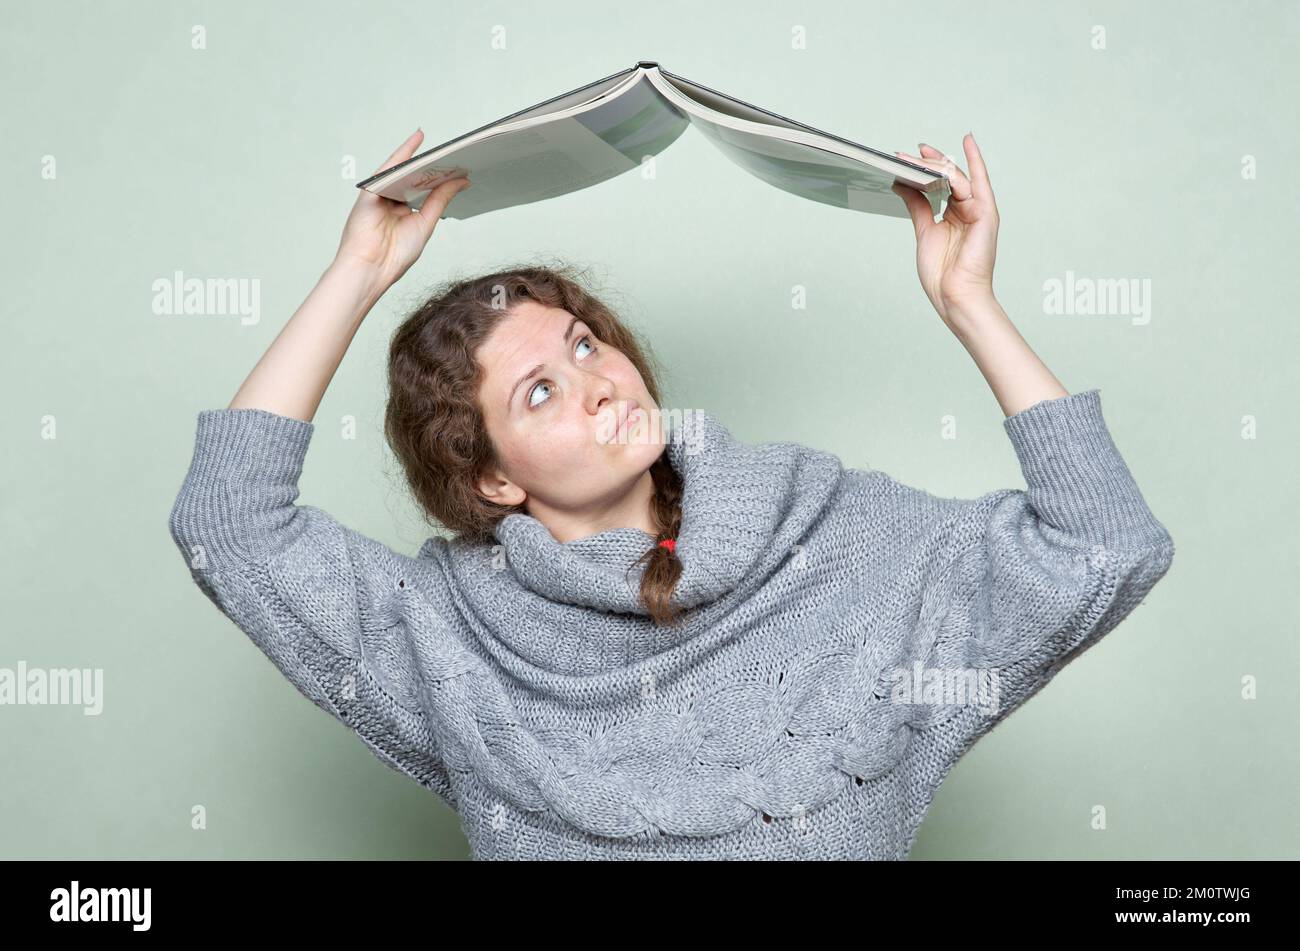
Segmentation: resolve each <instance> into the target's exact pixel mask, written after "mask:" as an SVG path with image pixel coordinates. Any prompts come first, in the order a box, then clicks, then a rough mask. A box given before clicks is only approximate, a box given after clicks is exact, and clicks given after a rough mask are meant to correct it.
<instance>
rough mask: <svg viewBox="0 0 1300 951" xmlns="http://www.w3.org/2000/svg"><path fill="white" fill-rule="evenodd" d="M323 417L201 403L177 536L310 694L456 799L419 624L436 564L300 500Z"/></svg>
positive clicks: (206, 586) (375, 749)
mask: <svg viewBox="0 0 1300 951" xmlns="http://www.w3.org/2000/svg"><path fill="white" fill-rule="evenodd" d="M314 430H315V426H314V425H313V424H312V423H309V422H306V421H303V420H299V419H295V418H292V417H288V416H281V415H278V414H276V413H271V412H268V411H266V410H260V409H220V410H205V411H203V412H201V413H199V416H198V429H197V435H196V439H195V445H194V455H193V458H192V461H191V463H190V468H189V472H188V473H187V474H186V476H185V480H184V482H183V483H182V485H181V488H180V492H179V493H178V495H177V497H176V500H175V502H174V504H173V506H172V509H171V513H170V517H169V525H170V531H171V536H172V539H173V541H174V542H175V543H176V545H177V547H178V548H179V550H180V552H181V554H182V555H183V556H184V558H185V561H186V564H187V566H188V567H189V569H190V574H191V578H192V580H193V581H194V582H195V584H196V585H197V586H198V587H199V589H200V590H201V591H202V592H203V593H204V594H205V595H206V596H207V598H208V599H209V600H211V601H212V603H213V604H215V605H216V606H217V608H218V609H219V610H220V611H221V612H222V613H223V614H224V615H226V617H228V618H229V619H230V620H232V621H233V622H234V623H235V624H236V625H237V626H238V627H239V628H240V629H241V630H242V631H244V633H245V634H247V635H248V637H249V638H250V639H251V640H252V641H253V642H254V643H255V644H256V645H257V647H258V648H259V649H261V651H262V652H263V653H264V654H265V655H266V656H267V657H268V658H269V659H270V660H271V662H272V663H274V664H275V666H276V667H277V668H278V669H279V670H280V671H281V673H283V674H284V676H285V677H286V678H288V680H289V681H290V682H291V683H293V685H294V686H295V687H296V688H297V689H298V690H299V691H300V692H301V693H302V694H303V695H304V696H306V697H307V698H308V699H310V700H311V701H312V702H313V703H314V704H316V706H318V707H320V708H321V709H322V710H324V711H326V712H327V713H329V714H330V715H331V716H332V717H334V718H336V719H337V720H339V721H340V722H342V723H343V724H344V725H346V726H347V727H348V728H349V729H350V730H352V731H353V732H354V733H355V734H356V735H357V736H358V737H359V738H360V739H361V740H362V741H363V743H364V744H365V745H366V746H367V747H368V748H369V749H370V750H371V752H372V753H374V754H375V755H376V756H377V757H378V758H379V759H380V760H381V761H382V762H384V763H385V764H387V765H388V766H390V767H392V768H394V769H396V770H397V771H399V772H401V773H403V774H405V775H407V776H409V777H411V778H412V779H414V780H416V781H417V782H418V783H420V784H421V785H422V786H425V787H427V788H429V789H430V790H432V791H433V792H435V793H436V794H437V795H438V796H439V797H440V798H441V799H442V800H443V801H444V802H446V803H447V804H448V805H452V806H454V805H455V803H454V796H453V793H452V790H451V787H450V784H449V783H448V779H447V773H446V769H445V767H444V765H443V763H442V762H441V760H440V758H439V757H438V755H437V752H436V745H435V737H434V736H433V735H432V734H431V732H430V730H429V726H428V723H427V719H426V717H425V716H424V715H423V714H422V713H421V707H420V703H419V700H418V687H419V675H418V674H417V673H416V671H417V668H418V662H417V653H418V650H417V645H416V644H415V642H414V640H413V638H412V637H411V635H410V633H409V628H408V626H407V624H406V623H405V615H406V613H407V611H406V605H407V603H408V600H407V599H409V598H411V597H413V596H415V591H414V590H413V589H414V587H415V585H416V584H417V579H418V578H419V577H421V574H420V573H421V572H426V573H427V572H428V571H430V570H432V565H431V564H430V563H428V562H420V563H419V564H416V560H415V559H412V558H409V557H406V556H403V555H400V554H398V553H397V552H395V551H392V550H391V549H389V548H387V547H386V546H384V545H382V544H380V543H379V542H377V541H374V540H373V539H370V538H367V537H366V536H364V535H362V534H360V533H358V532H356V531H353V530H352V529H349V528H346V527H345V526H343V525H341V524H340V523H339V522H337V521H336V520H335V519H334V518H333V517H331V516H330V515H329V514H328V513H327V512H325V511H323V510H321V509H319V508H316V507H314V506H309V505H297V504H295V503H296V500H297V497H298V480H299V477H300V475H301V473H302V465H303V458H304V456H305V454H306V451H307V447H308V445H309V443H310V441H311V436H312V433H313V432H314Z"/></svg>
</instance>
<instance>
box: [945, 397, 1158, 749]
mask: <svg viewBox="0 0 1300 951" xmlns="http://www.w3.org/2000/svg"><path fill="white" fill-rule="evenodd" d="M1003 426H1004V429H1005V431H1006V433H1007V436H1008V437H1009V438H1010V440H1011V444H1012V446H1013V448H1014V450H1015V453H1016V456H1017V458H1018V460H1019V463H1020V468H1021V471H1022V473H1023V475H1024V478H1025V482H1026V485H1027V488H1026V489H1024V490H1019V489H1004V490H999V491H997V492H991V493H989V494H987V495H985V496H983V497H981V498H980V499H978V500H973V501H969V502H966V503H964V504H963V505H961V506H960V507H957V508H952V507H941V511H943V512H947V513H948V515H947V516H946V517H945V518H944V519H943V521H944V522H945V523H946V524H945V527H944V531H943V536H944V538H945V540H946V542H947V546H948V547H946V548H945V549H943V550H944V553H945V554H944V561H945V562H946V564H944V565H943V569H944V570H940V571H936V572H935V573H934V577H935V578H936V579H938V580H937V581H936V582H935V584H936V585H937V586H939V587H941V589H942V591H943V596H942V598H941V599H939V601H938V603H939V604H941V605H942V608H941V609H940V610H938V611H936V612H935V613H934V614H933V615H932V616H933V617H937V618H940V620H939V621H938V622H937V623H936V628H935V637H934V639H933V641H930V642H929V648H928V649H929V651H930V653H929V657H928V664H929V665H932V666H935V667H942V668H945V669H947V668H961V669H963V670H965V671H975V672H977V673H978V674H979V676H980V677H981V678H982V680H983V683H984V689H985V691H986V692H985V693H983V694H981V695H979V698H978V702H977V703H974V704H968V705H966V706H964V707H963V708H962V709H961V710H960V712H959V713H958V714H957V715H956V716H955V717H952V718H951V719H950V720H949V721H948V722H947V725H946V726H945V727H944V729H945V730H946V731H947V737H946V740H947V742H948V743H949V744H951V747H950V749H949V756H948V758H947V763H948V765H951V763H952V762H955V760H956V758H958V757H960V755H961V754H962V753H963V752H964V751H965V750H966V749H967V748H969V746H970V745H971V744H973V743H974V742H975V740H976V739H978V737H979V736H981V735H983V734H985V733H987V732H988V731H989V730H990V729H992V728H993V727H994V726H995V725H997V724H998V723H999V722H1001V721H1002V720H1003V719H1005V718H1006V717H1007V715H1009V714H1010V713H1011V712H1012V711H1013V710H1015V709H1017V708H1018V707H1019V706H1021V705H1022V704H1023V703H1024V702H1025V701H1027V700H1028V699H1029V698H1030V697H1032V696H1033V695H1034V694H1036V693H1037V692H1038V691H1039V690H1040V689H1041V688H1042V687H1043V686H1044V685H1045V684H1046V683H1047V682H1048V681H1049V680H1051V679H1052V678H1053V677H1054V676H1055V675H1056V673H1057V672H1059V671H1060V670H1061V668H1062V667H1064V666H1065V665H1066V664H1067V663H1069V662H1070V661H1072V660H1074V659H1075V658H1077V657H1078V656H1079V655H1080V654H1082V653H1083V652H1084V651H1086V650H1087V649H1088V648H1090V647H1091V646H1092V645H1094V644H1095V643H1097V642H1098V641H1099V640H1100V639H1101V638H1102V637H1103V636H1104V635H1105V634H1107V633H1108V632H1109V631H1111V630H1112V629H1114V628H1115V626H1116V625H1118V624H1119V623H1120V621H1122V620H1123V619H1124V618H1125V617H1127V616H1128V615H1129V614H1130V613H1131V612H1132V611H1133V609H1134V608H1136V607H1137V605H1138V604H1139V603H1140V602H1141V601H1142V600H1143V599H1144V598H1145V597H1146V596H1147V594H1148V593H1149V592H1150V591H1151V589H1152V588H1153V587H1154V586H1155V585H1156V583H1157V582H1158V581H1159V580H1160V579H1161V578H1162V577H1163V576H1164V575H1165V573H1166V572H1167V571H1168V570H1169V568H1170V565H1171V563H1172V561H1173V555H1174V543H1173V539H1172V537H1171V536H1170V534H1169V532H1168V530H1167V529H1166V528H1165V526H1164V525H1162V524H1161V523H1160V521H1159V520H1158V519H1157V518H1156V517H1155V515H1154V514H1153V513H1152V511H1151V510H1150V508H1149V507H1148V506H1147V504H1146V501H1145V500H1144V498H1143V496H1142V493H1141V491H1140V490H1139V489H1138V486H1137V484H1136V482H1135V481H1134V478H1133V475H1132V473H1131V472H1130V471H1129V469H1128V466H1127V465H1126V464H1125V462H1124V459H1123V458H1122V457H1121V455H1120V453H1119V450H1118V449H1117V447H1116V445H1115V443H1114V441H1113V440H1112V438H1111V435H1110V433H1109V431H1108V429H1107V427H1106V423H1105V420H1104V418H1103V416H1102V411H1101V400H1100V393H1099V391H1098V390H1096V389H1092V390H1087V391H1084V392H1080V393H1077V394H1073V395H1070V396H1064V397H1059V398H1055V399H1048V400H1043V401H1040V402H1039V403H1036V404H1035V405H1033V406H1031V407H1030V408H1028V409H1026V410H1023V411H1021V412H1019V413H1016V414H1014V415H1013V416H1010V417H1008V418H1007V419H1005V420H1004V421H1003ZM953 513H956V514H953Z"/></svg>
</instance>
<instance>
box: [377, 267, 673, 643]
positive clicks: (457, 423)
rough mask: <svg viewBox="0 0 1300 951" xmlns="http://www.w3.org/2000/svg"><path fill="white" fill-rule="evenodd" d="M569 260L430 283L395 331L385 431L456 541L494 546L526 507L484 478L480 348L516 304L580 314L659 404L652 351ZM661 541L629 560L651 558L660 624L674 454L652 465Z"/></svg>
mask: <svg viewBox="0 0 1300 951" xmlns="http://www.w3.org/2000/svg"><path fill="white" fill-rule="evenodd" d="M585 284H586V280H585V277H584V274H583V272H582V271H581V270H580V269H578V268H577V267H576V266H574V265H572V264H554V265H551V266H544V265H537V264H525V265H516V266H513V267H508V268H505V269H503V270H499V271H494V272H492V273H490V274H483V275H480V276H477V277H473V278H463V279H462V278H458V279H453V280H451V281H448V282H446V283H444V284H442V285H440V286H438V287H437V288H435V290H434V291H433V293H432V294H431V295H430V296H429V297H428V299H426V300H425V301H424V302H423V303H422V304H420V305H419V306H418V307H417V308H416V309H415V310H414V311H413V312H412V313H411V314H410V315H409V316H408V317H407V318H406V319H405V320H404V321H403V322H402V323H401V325H400V326H398V328H397V329H396V330H395V331H394V332H393V336H392V340H391V341H390V343H389V349H388V388H389V396H388V406H387V410H386V412H385V416H384V434H385V436H386V438H387V440H388V444H389V446H390V447H391V448H392V450H393V454H394V455H395V456H396V457H397V459H398V461H399V462H400V463H401V465H402V469H403V472H404V474H405V477H406V481H407V484H408V485H409V486H410V489H411V492H412V494H413V495H414V496H415V499H416V502H417V503H418V504H419V506H420V508H421V509H422V510H423V512H424V513H425V515H426V516H427V517H429V518H430V519H431V520H433V521H434V522H437V523H441V524H442V525H443V526H445V527H446V528H447V529H448V530H450V531H451V532H452V534H453V535H454V536H455V537H456V538H457V539H459V540H465V541H471V542H483V543H487V544H491V543H492V542H493V540H494V538H495V536H494V535H493V528H494V527H495V526H496V524H497V523H498V522H499V521H501V519H503V518H505V517H506V516H507V515H510V514H512V513H516V512H524V511H525V509H524V507H523V506H522V505H514V506H506V505H501V504H499V503H496V502H493V501H491V500H489V499H487V498H485V497H484V496H483V495H482V494H481V493H480V492H479V491H478V488H477V485H478V481H479V477H480V476H481V475H482V474H483V473H485V472H487V471H489V470H490V469H491V468H493V467H495V466H497V465H498V463H499V460H498V458H497V454H496V450H495V448H494V447H493V445H492V441H491V440H490V439H489V438H488V431H487V424H486V422H485V420H484V418H483V413H482V410H481V408H480V406H479V403H478V399H477V394H478V391H479V386H480V385H481V383H482V382H483V379H484V376H485V372H484V369H483V367H482V366H481V365H480V364H479V363H478V362H477V360H476V359H475V354H476V353H477V352H478V350H479V348H480V347H481V346H482V345H483V343H484V342H485V341H486V340H487V338H488V337H489V336H490V335H491V333H492V331H493V329H495V327H496V326H497V324H498V323H499V322H500V321H501V320H502V319H504V318H505V317H506V316H507V315H508V314H509V313H510V311H511V308H512V307H514V305H515V304H517V303H519V302H520V301H523V300H533V301H536V302H538V303H540V304H543V305H545V306H549V307H557V308H560V309H562V310H566V311H568V312H569V313H570V314H572V315H574V316H576V317H580V318H581V319H582V320H583V321H584V322H585V323H586V324H587V326H588V327H590V328H591V329H592V331H593V332H594V333H595V335H596V337H597V339H599V340H601V341H602V342H604V343H605V344H606V345H607V346H611V347H613V348H614V349H616V350H618V351H620V352H621V353H622V354H623V355H624V356H626V357H627V359H628V360H629V361H630V362H631V363H632V365H633V366H635V367H636V369H637V371H638V372H639V373H640V374H641V379H642V380H643V381H644V383H645V386H646V389H647V391H648V392H649V393H650V395H651V397H653V398H654V401H655V403H656V404H659V405H661V400H660V395H659V385H658V380H657V378H656V373H655V369H654V367H653V366H652V363H651V356H650V350H649V348H648V347H645V346H644V345H643V344H642V343H641V342H640V341H639V340H638V338H637V336H636V334H635V333H633V331H632V330H631V329H630V328H629V327H628V326H627V325H626V324H624V323H623V321H622V320H620V319H619V317H617V316H616V315H615V314H614V312H613V311H612V310H611V309H610V308H609V307H608V306H607V305H606V304H604V303H603V302H602V301H600V300H599V299H598V298H597V297H596V296H595V295H594V294H593V293H592V292H591V291H590V290H588V288H587V286H585ZM650 474H651V478H652V479H653V481H654V497H653V510H654V511H653V514H654V517H655V521H656V522H657V523H658V526H659V529H660V530H659V534H658V536H657V537H656V539H655V545H654V546H653V547H652V548H651V549H650V550H649V551H647V552H646V553H645V554H644V555H642V556H641V557H640V558H638V559H637V560H636V561H634V562H633V563H632V565H629V566H628V570H629V571H631V569H632V568H633V567H635V566H636V565H637V564H639V563H641V562H642V561H644V562H646V568H645V572H644V574H643V575H642V578H641V600H642V602H643V603H644V605H645V607H646V610H647V612H648V613H649V614H650V617H651V618H652V619H653V620H654V622H655V623H656V624H660V625H666V626H671V627H675V626H676V625H677V624H678V623H679V622H680V614H679V612H678V610H677V609H676V608H675V607H674V606H673V605H672V604H671V599H672V593H673V589H674V587H675V586H676V584H677V581H678V579H679V578H680V577H681V573H682V565H681V562H680V561H679V560H678V559H677V556H676V554H675V552H674V551H673V550H672V549H670V548H668V547H665V546H663V545H660V544H658V543H659V542H661V541H664V540H667V539H674V540H675V539H676V538H677V533H678V531H679V530H680V528H681V520H682V506H681V499H682V482H681V477H680V476H679V475H678V473H677V471H676V470H675V469H673V468H672V466H671V464H670V463H669V460H668V454H667V452H664V453H661V454H660V456H659V458H658V459H657V460H655V462H654V464H653V465H652V466H651V467H650Z"/></svg>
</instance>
